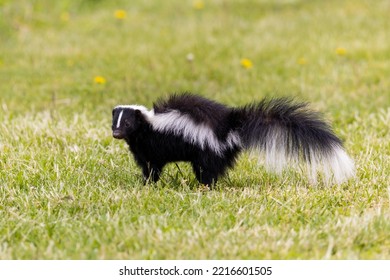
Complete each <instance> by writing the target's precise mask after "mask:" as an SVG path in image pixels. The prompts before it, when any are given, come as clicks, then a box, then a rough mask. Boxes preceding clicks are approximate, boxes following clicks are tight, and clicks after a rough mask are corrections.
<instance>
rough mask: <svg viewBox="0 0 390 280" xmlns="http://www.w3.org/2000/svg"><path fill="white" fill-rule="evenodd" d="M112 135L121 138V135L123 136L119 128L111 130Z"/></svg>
mask: <svg viewBox="0 0 390 280" xmlns="http://www.w3.org/2000/svg"><path fill="white" fill-rule="evenodd" d="M112 136H113V137H114V138H116V139H123V137H124V136H123V133H122V131H120V130H114V131H113V132H112Z"/></svg>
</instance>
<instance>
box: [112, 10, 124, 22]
mask: <svg viewBox="0 0 390 280" xmlns="http://www.w3.org/2000/svg"><path fill="white" fill-rule="evenodd" d="M114 16H115V18H116V19H120V20H122V19H125V18H126V16H127V13H126V11H125V10H116V11H115V13H114Z"/></svg>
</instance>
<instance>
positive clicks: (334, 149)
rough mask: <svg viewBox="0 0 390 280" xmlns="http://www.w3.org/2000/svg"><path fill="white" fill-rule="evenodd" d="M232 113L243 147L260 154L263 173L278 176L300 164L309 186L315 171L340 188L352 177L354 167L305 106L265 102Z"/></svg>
mask: <svg viewBox="0 0 390 280" xmlns="http://www.w3.org/2000/svg"><path fill="white" fill-rule="evenodd" d="M235 113H236V114H238V115H240V119H241V129H240V136H241V141H242V145H243V147H244V148H246V149H256V150H259V151H260V152H261V153H262V154H264V156H265V166H266V168H267V170H269V171H271V172H276V173H280V172H281V171H282V170H283V169H284V168H285V167H286V166H287V164H291V165H295V164H299V162H304V163H306V166H307V171H308V175H309V178H310V180H311V181H312V182H316V181H317V174H318V172H319V171H321V172H322V173H323V174H324V180H325V182H326V183H330V182H331V181H332V179H333V180H334V181H335V182H336V183H337V184H340V183H342V182H344V181H345V180H347V179H348V178H349V177H352V176H353V175H354V163H353V161H352V159H351V158H350V157H349V156H348V155H347V154H346V152H345V151H344V148H343V145H342V142H341V140H340V139H339V138H338V137H337V136H336V135H335V134H334V132H333V131H332V129H331V127H330V126H329V125H328V124H327V123H326V122H325V121H324V120H323V119H322V118H321V116H320V115H319V114H318V113H316V112H313V111H311V110H309V109H308V108H307V106H306V104H305V103H294V102H293V101H292V100H291V99H286V98H280V99H271V100H266V99H265V100H263V101H261V102H260V103H257V104H251V105H247V106H245V107H242V108H237V109H236V110H235Z"/></svg>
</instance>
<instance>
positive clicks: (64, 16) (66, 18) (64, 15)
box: [60, 12, 70, 22]
mask: <svg viewBox="0 0 390 280" xmlns="http://www.w3.org/2000/svg"><path fill="white" fill-rule="evenodd" d="M60 18H61V20H62V21H64V22H67V21H69V19H70V14H69V13H68V12H63V13H62V14H61V16H60Z"/></svg>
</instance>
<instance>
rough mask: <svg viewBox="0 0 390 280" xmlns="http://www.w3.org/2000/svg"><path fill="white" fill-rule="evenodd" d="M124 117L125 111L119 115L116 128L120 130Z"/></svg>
mask: <svg viewBox="0 0 390 280" xmlns="http://www.w3.org/2000/svg"><path fill="white" fill-rule="evenodd" d="M122 115H123V110H122V111H121V112H120V113H119V117H118V122H117V123H116V128H119V127H120V125H121V119H122Z"/></svg>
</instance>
